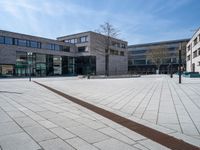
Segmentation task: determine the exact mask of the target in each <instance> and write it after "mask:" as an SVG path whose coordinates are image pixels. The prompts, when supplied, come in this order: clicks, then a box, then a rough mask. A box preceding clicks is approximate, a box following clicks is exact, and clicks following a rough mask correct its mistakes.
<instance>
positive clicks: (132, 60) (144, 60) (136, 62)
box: [128, 39, 189, 74]
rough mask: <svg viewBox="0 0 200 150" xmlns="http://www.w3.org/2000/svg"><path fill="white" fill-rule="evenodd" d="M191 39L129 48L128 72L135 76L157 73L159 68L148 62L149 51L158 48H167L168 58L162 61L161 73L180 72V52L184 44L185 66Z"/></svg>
mask: <svg viewBox="0 0 200 150" xmlns="http://www.w3.org/2000/svg"><path fill="white" fill-rule="evenodd" d="M188 41H189V39H181V40H173V41H162V42H155V43H147V44H137V45H130V46H128V70H129V73H133V74H134V73H135V74H153V73H156V70H157V67H156V65H155V64H153V63H152V62H151V61H150V60H148V57H147V54H148V51H150V50H154V48H156V47H163V48H165V50H166V51H167V52H166V54H167V55H166V57H165V58H164V59H163V60H162V64H161V66H160V73H165V74H166V73H169V71H171V70H170V69H171V68H170V67H171V66H170V65H172V72H173V73H175V72H177V71H178V60H179V59H178V50H179V48H180V44H182V64H183V67H184V66H185V49H186V48H185V47H186V44H187V42H188Z"/></svg>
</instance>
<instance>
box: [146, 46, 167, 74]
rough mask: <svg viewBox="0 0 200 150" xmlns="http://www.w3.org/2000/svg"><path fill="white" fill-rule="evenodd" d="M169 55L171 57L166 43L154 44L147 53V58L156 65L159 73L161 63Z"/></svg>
mask: <svg viewBox="0 0 200 150" xmlns="http://www.w3.org/2000/svg"><path fill="white" fill-rule="evenodd" d="M167 57H169V53H168V50H167V47H166V46H164V45H159V46H152V47H150V49H149V50H148V51H147V54H146V58H147V60H150V62H151V63H152V64H154V65H156V67H157V69H158V73H159V72H160V66H161V64H162V63H163V62H164V59H166V58H167Z"/></svg>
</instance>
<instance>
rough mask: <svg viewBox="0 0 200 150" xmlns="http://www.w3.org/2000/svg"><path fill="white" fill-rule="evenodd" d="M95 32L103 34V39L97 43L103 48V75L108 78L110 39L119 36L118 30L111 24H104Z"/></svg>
mask: <svg viewBox="0 0 200 150" xmlns="http://www.w3.org/2000/svg"><path fill="white" fill-rule="evenodd" d="M96 32H98V33H100V34H103V35H104V36H105V37H104V38H99V39H98V41H99V42H100V44H102V47H104V49H105V52H104V55H105V75H106V76H109V55H110V46H111V44H112V43H111V39H112V38H116V37H117V36H118V34H119V30H117V29H116V28H115V27H114V26H113V25H112V24H110V23H109V22H105V23H104V24H102V25H100V27H99V29H98V30H96Z"/></svg>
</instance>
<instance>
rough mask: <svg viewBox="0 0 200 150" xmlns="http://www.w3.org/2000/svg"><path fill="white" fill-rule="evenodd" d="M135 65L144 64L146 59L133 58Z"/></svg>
mask: <svg viewBox="0 0 200 150" xmlns="http://www.w3.org/2000/svg"><path fill="white" fill-rule="evenodd" d="M134 64H135V65H144V64H146V60H134Z"/></svg>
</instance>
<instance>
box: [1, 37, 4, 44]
mask: <svg viewBox="0 0 200 150" xmlns="http://www.w3.org/2000/svg"><path fill="white" fill-rule="evenodd" d="M0 44H4V36H0Z"/></svg>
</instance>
